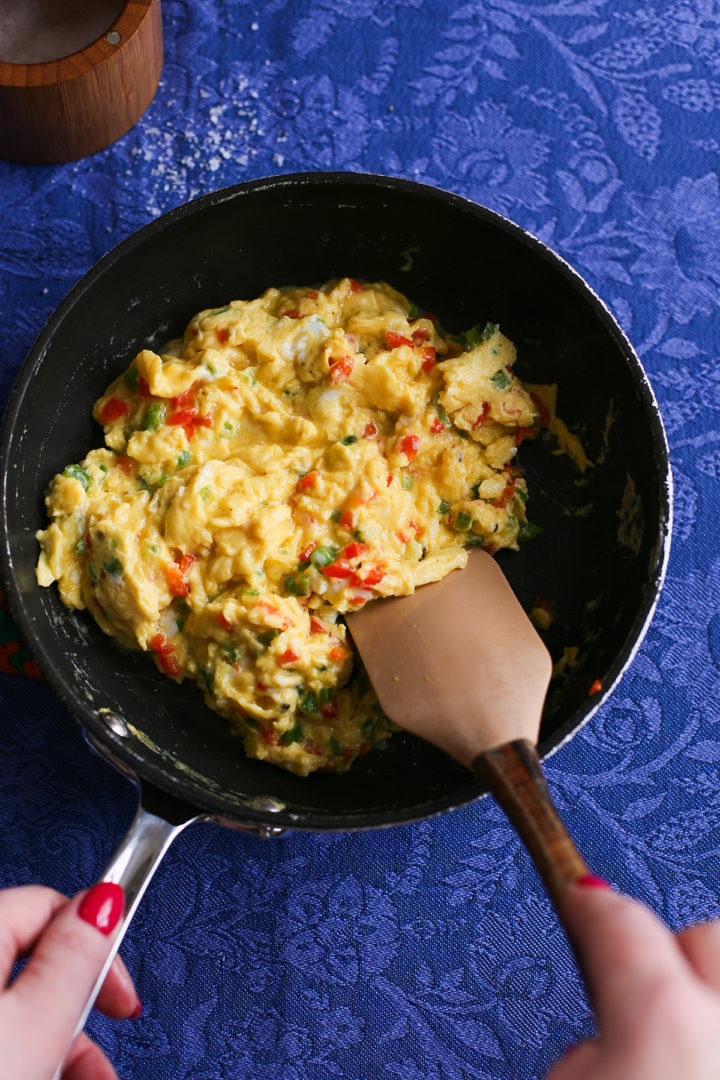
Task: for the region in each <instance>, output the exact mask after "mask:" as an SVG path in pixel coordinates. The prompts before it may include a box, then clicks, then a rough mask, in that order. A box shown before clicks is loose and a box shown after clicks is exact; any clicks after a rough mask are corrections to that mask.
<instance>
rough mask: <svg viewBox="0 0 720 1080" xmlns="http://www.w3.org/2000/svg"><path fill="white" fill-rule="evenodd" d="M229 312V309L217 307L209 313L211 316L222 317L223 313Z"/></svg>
mask: <svg viewBox="0 0 720 1080" xmlns="http://www.w3.org/2000/svg"><path fill="white" fill-rule="evenodd" d="M229 310H230V308H229V307H219V308H216V310H215V311H211V312H210V314H211V315H224V314H225V312H226V311H229Z"/></svg>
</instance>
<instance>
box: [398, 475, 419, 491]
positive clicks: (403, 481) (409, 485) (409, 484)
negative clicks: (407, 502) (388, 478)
mask: <svg viewBox="0 0 720 1080" xmlns="http://www.w3.org/2000/svg"><path fill="white" fill-rule="evenodd" d="M414 484H415V480H414V479H413V477H412V476H407V475H406V474H405V473H403V475H402V477H401V478H400V487H401V488H402V489H403V491H412V489H413V485H414Z"/></svg>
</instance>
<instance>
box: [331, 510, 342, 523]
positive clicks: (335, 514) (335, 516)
mask: <svg viewBox="0 0 720 1080" xmlns="http://www.w3.org/2000/svg"><path fill="white" fill-rule="evenodd" d="M341 514H342V510H333V512H332V514H331V515H330V520H331V521H335V522H337V521H339V520H340V515H341Z"/></svg>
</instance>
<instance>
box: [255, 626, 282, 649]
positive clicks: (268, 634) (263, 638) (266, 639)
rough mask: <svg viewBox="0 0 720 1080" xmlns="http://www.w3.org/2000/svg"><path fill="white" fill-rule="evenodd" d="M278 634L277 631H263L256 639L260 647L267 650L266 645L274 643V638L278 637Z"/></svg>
mask: <svg viewBox="0 0 720 1080" xmlns="http://www.w3.org/2000/svg"><path fill="white" fill-rule="evenodd" d="M279 634H280V631H279V630H277V629H273V630H263V632H262V633H261V634H258V636H257V639H258V641H259V642H260V644H261V645H264V646H265V648H267V647H268V645H269V644H270V643H271V642H272V641H274V640H275V638H276V637H278V636H279Z"/></svg>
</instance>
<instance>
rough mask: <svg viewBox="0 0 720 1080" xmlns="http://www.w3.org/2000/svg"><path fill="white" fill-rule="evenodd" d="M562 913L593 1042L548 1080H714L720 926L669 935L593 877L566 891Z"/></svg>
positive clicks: (573, 1051)
mask: <svg viewBox="0 0 720 1080" xmlns="http://www.w3.org/2000/svg"><path fill="white" fill-rule="evenodd" d="M561 913H562V917H563V920H564V921H565V925H566V926H567V929H568V933H569V935H570V939H571V941H572V942H573V944H574V945H575V949H576V952H577V954H578V957H579V959H580V964H581V967H582V969H583V972H584V975H585V978H586V982H587V985H588V990H589V993H590V997H591V1000H592V1002H593V1005H594V1007H595V1012H596V1016H597V1023H598V1029H599V1032H600V1036H599V1038H598V1039H589V1040H587V1041H586V1042H582V1043H579V1044H578V1045H577V1046H573V1047H571V1048H570V1050H569V1051H568V1052H567V1054H566V1055H565V1057H563V1058H562V1059H561V1060H560V1061H559V1062H558V1064H557V1065H556V1066H555V1067H554V1068H553V1069H552V1070H551V1071H550V1073H549V1074H548V1077H547V1080H718V1077H720V923H707V924H704V925H699V926H693V927H690V928H689V929H687V930H684V931H683V932H682V933H680V934H677V935H673V934H671V933H670V931H669V930H667V929H666V927H665V926H664V925H663V924H662V923H661V922H660V920H659V919H657V918H656V917H655V916H654V915H653V914H652V912H650V911H649V910H648V909H647V908H646V907H644V906H643V905H642V904H639V903H636V902H635V901H634V900H629V899H628V898H627V897H624V896H620V895H618V894H617V893H614V892H612V890H611V889H610V888H609V887H607V886H605V883H604V882H601V881H599V880H598V879H597V878H587V879H585V884H583V885H572V886H570V887H569V888H568V889H567V891H566V893H565V896H564V900H563V904H562V906H561Z"/></svg>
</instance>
